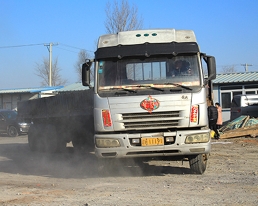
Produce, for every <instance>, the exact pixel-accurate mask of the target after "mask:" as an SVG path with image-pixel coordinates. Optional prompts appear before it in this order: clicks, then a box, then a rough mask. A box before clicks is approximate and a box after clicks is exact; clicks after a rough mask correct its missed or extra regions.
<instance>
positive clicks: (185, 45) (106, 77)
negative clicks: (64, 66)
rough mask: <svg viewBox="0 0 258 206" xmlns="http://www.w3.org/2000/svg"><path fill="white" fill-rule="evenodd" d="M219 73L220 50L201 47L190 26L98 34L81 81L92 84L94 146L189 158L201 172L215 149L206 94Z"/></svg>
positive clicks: (124, 153) (102, 151)
mask: <svg viewBox="0 0 258 206" xmlns="http://www.w3.org/2000/svg"><path fill="white" fill-rule="evenodd" d="M93 62H94V81H93V79H91V77H90V68H91V65H92V63H93ZM204 68H205V69H206V68H207V70H206V71H207V74H206V73H205V72H204V70H205V69H204ZM204 73H205V74H204ZM204 76H206V77H207V78H204ZM215 77H216V64H215V58H214V57H213V56H208V55H206V54H205V53H202V52H200V49H199V45H198V44H197V41H196V37H195V34H194V32H193V31H191V30H175V29H155V30H137V31H124V32H119V33H118V34H110V35H104V36H101V37H100V38H99V41H98V45H97V50H96V52H95V58H94V60H88V61H87V62H86V63H85V64H83V67H82V84H83V85H84V86H90V87H91V85H92V84H93V85H94V86H93V87H91V89H92V90H93V104H94V106H93V116H94V128H95V129H94V137H92V138H94V145H95V154H96V155H97V157H99V158H101V159H104V160H105V159H107V160H108V159H115V158H141V157H144V158H156V157H158V158H162V157H164V158H166V159H167V158H170V157H171V160H172V159H173V157H177V158H182V159H188V160H189V164H190V169H191V170H192V171H193V172H194V173H197V174H202V173H203V172H204V171H205V170H206V166H207V159H208V154H209V153H210V150H211V139H210V130H209V127H208V119H207V100H208V101H212V93H211V91H212V84H211V80H213V79H215Z"/></svg>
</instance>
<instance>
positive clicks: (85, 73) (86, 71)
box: [82, 60, 92, 86]
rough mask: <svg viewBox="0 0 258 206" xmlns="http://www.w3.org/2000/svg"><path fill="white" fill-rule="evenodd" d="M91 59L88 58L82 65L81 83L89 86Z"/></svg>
mask: <svg viewBox="0 0 258 206" xmlns="http://www.w3.org/2000/svg"><path fill="white" fill-rule="evenodd" d="M91 65H92V61H90V60H88V61H87V62H85V63H84V64H83V65H82V85H83V86H90V68H91Z"/></svg>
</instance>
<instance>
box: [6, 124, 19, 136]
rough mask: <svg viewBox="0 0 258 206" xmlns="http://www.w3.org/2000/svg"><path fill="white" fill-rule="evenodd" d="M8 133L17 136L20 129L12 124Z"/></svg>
mask: <svg viewBox="0 0 258 206" xmlns="http://www.w3.org/2000/svg"><path fill="white" fill-rule="evenodd" d="M7 134H8V136H9V137H17V136H18V130H17V129H16V127H15V126H10V127H9V128H8V131H7Z"/></svg>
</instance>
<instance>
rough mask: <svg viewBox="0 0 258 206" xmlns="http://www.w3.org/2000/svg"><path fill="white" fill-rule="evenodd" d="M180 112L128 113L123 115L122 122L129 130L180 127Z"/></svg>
mask: <svg viewBox="0 0 258 206" xmlns="http://www.w3.org/2000/svg"><path fill="white" fill-rule="evenodd" d="M178 117H179V111H170V112H152V113H127V114H122V118H123V120H122V122H123V123H124V127H125V129H127V130H130V129H155V128H169V127H176V126H178Z"/></svg>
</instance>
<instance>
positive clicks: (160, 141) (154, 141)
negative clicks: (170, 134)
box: [141, 137, 164, 147]
mask: <svg viewBox="0 0 258 206" xmlns="http://www.w3.org/2000/svg"><path fill="white" fill-rule="evenodd" d="M141 142H142V146H144V147H145V146H153V145H164V138H163V137H154V138H142V139H141Z"/></svg>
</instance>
